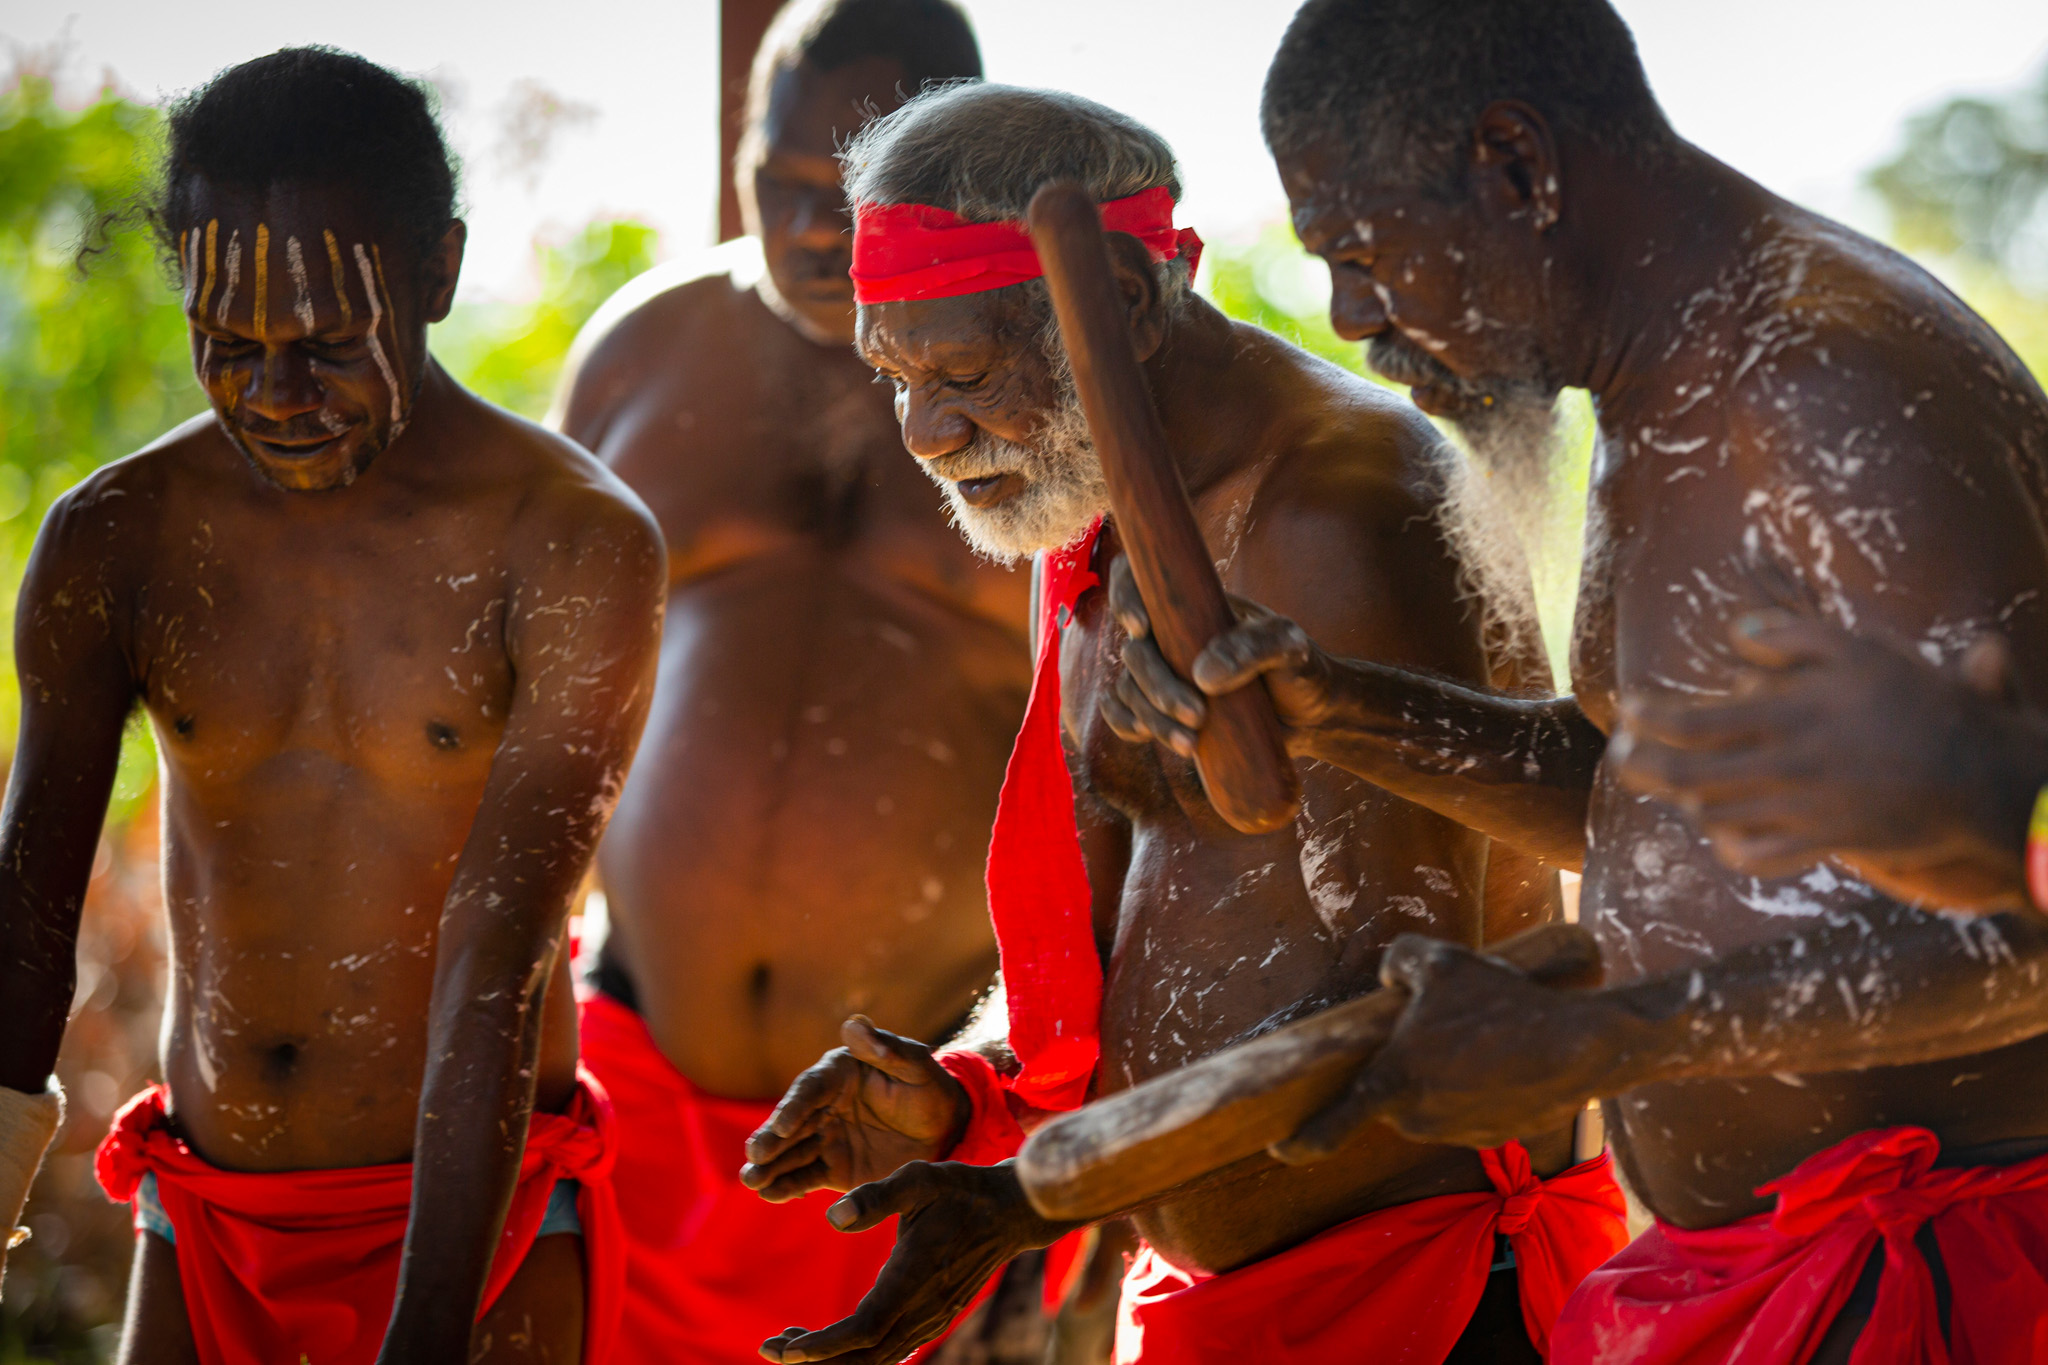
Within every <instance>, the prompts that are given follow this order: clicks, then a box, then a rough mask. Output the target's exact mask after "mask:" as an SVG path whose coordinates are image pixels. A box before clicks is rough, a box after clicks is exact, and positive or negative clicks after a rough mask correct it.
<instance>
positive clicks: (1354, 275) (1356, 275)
mask: <svg viewBox="0 0 2048 1365" xmlns="http://www.w3.org/2000/svg"><path fill="white" fill-rule="evenodd" d="M1330 326H1331V327H1332V328H1334V329H1335V330H1336V333H1337V335H1338V336H1340V337H1343V338H1344V339H1345V340H1346V341H1369V340H1371V339H1372V338H1373V337H1376V336H1378V335H1379V334H1380V333H1381V332H1384V331H1386V330H1387V327H1388V321H1387V307H1386V304H1385V303H1384V302H1382V301H1381V299H1380V295H1379V291H1378V290H1377V289H1375V288H1374V287H1373V282H1372V276H1371V275H1369V274H1367V273H1366V272H1365V271H1363V270H1361V269H1359V268H1358V267H1357V266H1355V265H1333V266H1331V267H1330Z"/></svg>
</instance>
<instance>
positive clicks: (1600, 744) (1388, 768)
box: [1298, 659, 1607, 870]
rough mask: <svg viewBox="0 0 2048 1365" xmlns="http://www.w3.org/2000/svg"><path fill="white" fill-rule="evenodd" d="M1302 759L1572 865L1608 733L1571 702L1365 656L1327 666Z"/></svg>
mask: <svg viewBox="0 0 2048 1365" xmlns="http://www.w3.org/2000/svg"><path fill="white" fill-rule="evenodd" d="M1330 698H1331V699H1330V710H1329V714H1328V716H1327V717H1326V718H1325V719H1324V720H1323V721H1322V722H1321V723H1319V724H1317V725H1316V726H1315V727H1314V728H1313V729H1312V730H1309V731H1306V732H1304V734H1303V737H1302V740H1301V742H1300V745H1299V746H1298V747H1301V748H1302V749H1303V750H1304V751H1305V752H1306V753H1307V754H1308V756H1309V757H1312V758H1316V759H1319V760H1321V761H1322V762H1325V763H1329V764H1331V765H1332V766H1334V767H1338V768H1342V769H1344V770H1345V771H1347V772H1350V773H1354V774H1356V775H1357V776H1359V777H1362V778H1364V779H1366V780H1367V781H1369V782H1372V783H1374V784H1375V785H1377V786H1380V787H1384V788H1385V789H1386V790H1388V791H1390V792H1393V793H1394V794H1395V795H1397V796H1401V797H1405V798H1406V799H1408V800H1410V801H1413V802H1415V803H1416V804H1417V805H1420V806H1424V807H1427V808H1428V809H1430V810H1433V811H1436V812H1437V813H1438V814H1441V815H1444V816H1447V817H1449V818H1450V819H1453V820H1456V821H1458V822H1459V823H1460V824H1463V825H1466V826H1468V827H1470V828H1472V829H1476V830H1479V831H1481V832H1482V833H1485V834H1487V835H1490V836H1491V837H1493V838H1494V839H1497V840H1499V841H1500V842H1502V843H1504V844H1507V845H1509V846H1511V847H1513V848H1516V849H1519V850H1521V851H1522V852H1524V853H1527V854H1529V855H1530V856H1532V857H1534V858H1537V859H1538V860H1540V861H1542V862H1544V863H1546V864H1549V865H1550V866H1553V867H1564V868H1570V869H1573V870H1576V869H1577V868H1578V867H1579V866H1580V864H1581V863H1582V862H1583V861H1584V858H1585V850H1586V833H1585V830H1586V804H1587V801H1588V800H1589V799H1590V797H1591V794H1592V789H1593V777H1594V774H1595V772H1596V771H1597V770H1598V768H1599V764H1600V758H1601V755H1602V754H1604V753H1605V752H1606V748H1607V737H1606V736H1605V735H1603V734H1602V733H1601V732H1600V730H1599V729H1598V728H1597V727H1596V726H1595V725H1594V724H1593V723H1592V722H1591V721H1590V720H1588V719H1586V715H1585V713H1584V712H1583V711H1581V710H1580V709H1579V705H1578V703H1577V701H1576V700H1574V699H1573V698H1571V697H1568V696H1567V697H1545V698H1535V699H1530V698H1520V697H1507V696H1501V695H1498V694H1495V693H1489V692H1484V691H1480V690H1477V689H1474V688H1469V687H1462V686H1459V685H1458V684H1456V683H1452V682H1447V681H1445V680H1443V679H1438V678H1430V677H1426V676H1423V675H1420V674H1414V673H1408V672H1404V671H1402V670H1400V669H1396V668H1389V667H1387V666H1385V665H1382V664H1374V663H1368V662H1364V661H1361V660H1353V659H1340V660H1332V661H1331V678H1330Z"/></svg>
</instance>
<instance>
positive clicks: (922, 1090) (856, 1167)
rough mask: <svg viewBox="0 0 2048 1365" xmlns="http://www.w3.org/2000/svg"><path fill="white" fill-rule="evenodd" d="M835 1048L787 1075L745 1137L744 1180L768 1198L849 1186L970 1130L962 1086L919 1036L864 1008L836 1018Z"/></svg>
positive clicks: (941, 1148) (938, 1150)
mask: <svg viewBox="0 0 2048 1365" xmlns="http://www.w3.org/2000/svg"><path fill="white" fill-rule="evenodd" d="M839 1037H840V1040H841V1041H842V1043H843V1044H844V1046H842V1047H836V1048H834V1049H832V1050H831V1051H830V1052H828V1053H826V1054H825V1055H824V1056H823V1057H822V1058H820V1059H819V1060H818V1063H817V1065H815V1066H813V1067H811V1068H810V1069H809V1070H808V1071H805V1072H804V1073H803V1074H802V1075H801V1076H798V1077H797V1078H796V1080H794V1081H793V1082H791V1083H790V1087H789V1091H788V1093H786V1094H785V1095H784V1096H783V1097H782V1102H781V1103H780V1104H778V1105H776V1106H775V1112H774V1113H772V1114H770V1115H769V1116H768V1122H767V1123H765V1124H763V1125H762V1126H761V1127H760V1129H759V1130H758V1131H756V1132H755V1133H754V1135H753V1136H752V1137H750V1138H748V1139H747V1164H746V1165H745V1166H743V1167H742V1168H741V1169H740V1183H741V1184H743V1185H745V1186H746V1187H747V1188H748V1189H750V1190H754V1191H756V1192H758V1193H759V1194H760V1196H761V1197H762V1198H763V1199H767V1200H770V1201H772V1202H774V1203H782V1202H783V1201H785V1200H790V1199H799V1198H801V1197H803V1196H804V1195H807V1194H809V1193H811V1192H812V1191H813V1190H850V1189H853V1188H854V1187H855V1186H857V1185H865V1184H867V1183H868V1182H870V1181H874V1180H880V1179H882V1178H883V1177H885V1176H888V1175H891V1174H894V1173H895V1171H896V1170H897V1168H898V1167H901V1166H902V1165H904V1164H905V1163H906V1162H911V1161H935V1160H937V1159H939V1158H940V1157H943V1156H945V1155H946V1153H948V1152H950V1151H952V1150H953V1148H954V1146H955V1145H956V1144H957V1143H958V1142H959V1140H960V1134H961V1133H962V1132H963V1131H964V1130H965V1129H966V1126H967V1119H968V1116H969V1104H968V1099H967V1092H966V1090H965V1089H963V1088H962V1087H961V1085H960V1082H958V1081H956V1080H954V1079H953V1078H952V1077H951V1076H949V1075H947V1074H946V1069H945V1068H944V1067H942V1066H940V1065H939V1064H938V1062H937V1061H935V1060H933V1058H932V1050H931V1049H930V1048H928V1047H926V1046H925V1045H924V1044H923V1043H920V1042H916V1041H914V1040H912V1039H909V1038H902V1037H898V1036H897V1035H896V1034H893V1033H889V1032H887V1031H885V1030H883V1029H879V1028H876V1027H875V1025H874V1022H873V1021H872V1020H870V1019H868V1018H867V1017H866V1016H865V1015H859V1014H856V1015H854V1016H853V1017H852V1018H851V1019H848V1020H847V1021H846V1022H845V1023H844V1024H842V1025H840V1028H839Z"/></svg>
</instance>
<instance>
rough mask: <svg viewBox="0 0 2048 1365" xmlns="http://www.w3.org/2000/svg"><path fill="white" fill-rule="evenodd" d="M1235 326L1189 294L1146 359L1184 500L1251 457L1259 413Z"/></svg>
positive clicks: (1258, 444) (1255, 453)
mask: <svg viewBox="0 0 2048 1365" xmlns="http://www.w3.org/2000/svg"><path fill="white" fill-rule="evenodd" d="M1241 352H1242V344H1241V340H1240V338H1239V336H1238V328H1237V324H1235V323H1233V322H1232V321H1231V320H1230V319H1229V318H1227V317H1225V316H1224V315H1223V314H1222V313H1220V312H1218V311H1217V310H1216V309H1215V308H1214V307H1212V306H1211V305H1210V304H1209V303H1208V302H1207V301H1206V300H1204V299H1200V298H1194V297H1192V296H1191V297H1190V298H1189V300H1188V304H1187V306H1186V307H1185V308H1184V309H1183V310H1182V311H1181V313H1180V315H1179V316H1178V317H1175V318H1174V319H1173V320H1172V321H1171V322H1169V323H1168V325H1167V330H1166V338H1165V340H1164V341H1162V342H1161V343H1160V345H1159V349H1158V350H1157V351H1155V352H1153V353H1152V356H1151V358H1150V359H1148V360H1147V361H1146V362H1145V364H1144V370H1145V378H1146V381H1147V383H1148V384H1149V385H1150V387H1151V390H1152V403H1153V406H1154V407H1156V408H1157V409H1158V411H1159V423H1160V426H1161V427H1163V428H1164V429H1165V432H1166V444H1167V447H1168V449H1170V450H1172V451H1173V457H1174V463H1175V464H1176V465H1177V466H1178V467H1179V469H1180V477H1181V483H1182V484H1183V485H1184V486H1185V487H1186V488H1187V490H1188V494H1189V496H1190V497H1193V496H1197V495H1199V494H1200V493H1201V492H1202V490H1204V489H1206V488H1208V487H1210V486H1211V485H1213V484H1215V483H1217V482H1218V481H1220V480H1221V479H1223V478H1225V477H1227V476H1228V475H1230V474H1231V473H1233V472H1235V471H1236V470H1237V469H1239V468H1241V467H1242V466H1243V465H1245V464H1247V463H1249V462H1250V461H1252V460H1253V459H1255V458H1257V457H1258V455H1259V453H1260V451H1261V448H1262V443H1261V442H1260V441H1259V440H1258V439H1257V429H1258V427H1259V426H1260V425H1261V423H1262V419H1263V416H1264V414H1263V413H1262V412H1261V411H1260V409H1259V408H1258V406H1257V405H1256V404H1255V403H1254V402H1253V401H1252V395H1250V394H1249V393H1247V391H1246V389H1245V386H1244V383H1243V379H1244V375H1243V366H1242V365H1241V364H1240V363H1239V362H1240V360H1241V358H1242V357H1241Z"/></svg>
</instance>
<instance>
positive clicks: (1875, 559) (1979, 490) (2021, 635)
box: [1728, 338, 2048, 703]
mask: <svg viewBox="0 0 2048 1365" xmlns="http://www.w3.org/2000/svg"><path fill="white" fill-rule="evenodd" d="M1819 349H1820V354H1818V355H1815V354H1806V355H1803V356H1801V357H1798V358H1796V359H1793V360H1792V361H1790V362H1789V363H1785V364H1781V365H1780V366H1777V367H1774V368H1773V369H1772V370H1771V371H1770V372H1769V373H1763V374H1752V376H1750V378H1749V379H1748V381H1747V382H1746V383H1745V384H1744V385H1743V386H1742V388H1740V389H1739V390H1738V391H1737V393H1736V395H1735V401H1733V402H1732V403H1731V405H1730V409H1729V432H1728V438H1729V446H1730V449H1731V452H1732V454H1733V457H1734V458H1735V460H1737V461H1738V462H1740V464H1739V466H1738V467H1739V468H1743V467H1746V468H1743V472H1746V473H1748V475H1749V487H1748V490H1747V492H1746V495H1745V502H1744V505H1743V509H1742V510H1743V513H1744V517H1743V534H1744V537H1745V544H1744V549H1745V552H1746V553H1747V554H1748V555H1749V557H1750V558H1752V559H1753V560H1755V561H1760V562H1763V563H1765V564H1767V565H1769V566H1771V567H1772V568H1774V569H1775V570H1778V571H1781V572H1780V573H1779V575H1778V576H1777V577H1774V578H1769V580H1768V585H1767V588H1766V590H1767V591H1771V590H1774V591H1776V592H1777V593H1778V595H1780V596H1782V595H1784V594H1785V593H1786V592H1791V593H1794V594H1796V595H1797V597H1799V598H1801V599H1803V600H1796V601H1793V602H1789V603H1785V604H1784V605H1788V606H1791V607H1793V608H1794V609H1801V608H1804V609H1809V610H1814V611H1817V612H1818V613H1820V614H1822V615H1826V616H1829V617H1831V618H1833V619H1835V620H1836V621H1837V622H1838V623H1839V624H1841V625H1842V626H1844V627H1845V628H1847V629H1849V630H1851V631H1855V632H1858V633H1864V634H1877V635H1881V636H1888V637H1891V638H1892V639H1893V640H1894V642H1895V643H1898V644H1901V645H1903V646H1905V647H1907V648H1910V649H1913V650H1914V651H1915V652H1917V653H1919V654H1921V655H1922V656H1923V657H1926V658H1927V659H1929V661H1930V662H1935V663H1945V662H1949V661H1951V660H1953V658H1954V657H1955V656H1956V655H1957V654H1959V653H1960V652H1961V651H1962V650H1963V649H1965V648H1967V646H1968V644H1969V642H1970V641H1971V640H1972V639H1974V638H1976V637H1977V636H1978V635H1980V634H1981V633H1983V632H1985V631H1991V630H1996V631H2000V632H2002V633H2005V634H2006V635H2007V637H2008V639H2009V641H2010V643H2011V644H2012V645H2013V647H2014V652H2015V657H2016V659H2017V660H2018V662H2019V664H2020V667H2019V669H2018V672H2019V674H2020V675H2021V678H2022V686H2025V680H2026V679H2027V678H2029V677H2031V678H2033V679H2034V680H2035V685H2036V686H2040V685H2041V683H2042V682H2044V681H2048V677H2044V675H2048V601H2044V594H2048V539H2044V535H2043V525H2042V515H2041V513H2042V509H2041V507H2040V506H2039V501H2038V497H2037V494H2036V491H2035V487H2034V479H2033V478H2032V475H2031V471H2030V470H2029V469H2028V468H2027V467H2026V460H2027V459H2028V458H2029V451H2028V449H2027V441H2028V440H2029V439H2031V437H2030V435H2029V433H2030V432H2031V431H2032V429H2033V428H2034V427H2036V426H2048V407H2044V405H2043V404H2041V402H2040V401H2039V391H2038V389H2036V390H2034V392H2033V395H2032V401H2031V402H2028V401H2026V396H2025V395H2015V394H2014V393H2013V392H2012V390H2011V388H2010V386H2007V385H2001V384H1999V383H1998V381H1997V377H1996V376H1995V375H1992V374H1987V373H1985V371H1984V369H1983V368H1982V367H1979V366H1977V365H1975V364H1974V363H1969V364H1959V363H1956V362H1957V360H1958V359H1967V356H1964V357H1955V356H1950V355H1947V354H1945V353H1942V352H1935V353H1934V354H1933V355H1932V356H1930V357H1925V358H1924V360H1925V363H1915V362H1916V357H1914V356H1912V355H1911V354H1901V353H1900V352H1899V349H1898V348H1896V347H1894V348H1891V349H1889V350H1888V349H1887V348H1885V347H1884V346H1883V345H1882V344H1881V339H1873V340H1869V341H1859V340H1857V339H1854V338H1851V339H1847V340H1838V341H1836V343H1835V344H1832V345H1829V346H1827V347H1825V348H1819ZM1921 349H1922V350H1925V351H1933V349H1934V348H1931V347H1923V348H1921ZM1761 368H1762V367H1759V369H1760V370H1761ZM2034 700H2036V701H2037V703H2038V702H2039V701H2043V700H2048V696H2037V697H2036V698H2034Z"/></svg>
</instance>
